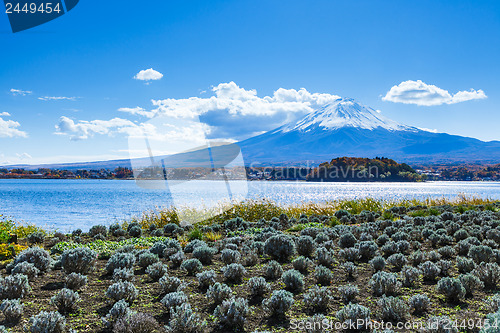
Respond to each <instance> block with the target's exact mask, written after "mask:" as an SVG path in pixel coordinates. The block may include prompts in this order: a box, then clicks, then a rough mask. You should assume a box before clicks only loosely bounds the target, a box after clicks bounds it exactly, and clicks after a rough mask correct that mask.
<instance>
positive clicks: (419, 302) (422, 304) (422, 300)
mask: <svg viewBox="0 0 500 333" xmlns="http://www.w3.org/2000/svg"><path fill="white" fill-rule="evenodd" d="M408 304H409V305H410V309H411V310H412V312H414V313H415V314H422V313H424V312H427V310H429V308H430V305H431V300H430V299H429V297H427V295H423V294H417V295H413V296H412V297H410V299H409V300H408Z"/></svg>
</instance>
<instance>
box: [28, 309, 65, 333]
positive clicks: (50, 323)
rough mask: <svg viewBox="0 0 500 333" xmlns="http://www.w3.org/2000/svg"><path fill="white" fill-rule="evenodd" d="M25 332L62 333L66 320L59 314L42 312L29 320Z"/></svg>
mask: <svg viewBox="0 0 500 333" xmlns="http://www.w3.org/2000/svg"><path fill="white" fill-rule="evenodd" d="M27 330H28V331H29V332H30V333H64V332H66V319H65V318H64V317H63V316H62V315H61V314H60V313H59V312H46V311H42V312H40V313H39V314H37V315H36V316H32V317H31V318H30V319H29V322H28V326H27Z"/></svg>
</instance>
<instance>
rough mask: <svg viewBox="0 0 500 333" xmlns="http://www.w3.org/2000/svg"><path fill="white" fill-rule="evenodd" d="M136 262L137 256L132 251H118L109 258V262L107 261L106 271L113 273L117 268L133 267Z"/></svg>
mask: <svg viewBox="0 0 500 333" xmlns="http://www.w3.org/2000/svg"><path fill="white" fill-rule="evenodd" d="M134 264H135V256H134V255H133V254H132V253H120V252H117V253H115V254H113V255H112V256H111V257H110V258H109V259H108V262H107V263H106V271H107V272H108V274H112V273H113V272H114V270H115V269H117V268H130V269H132V268H133V267H134Z"/></svg>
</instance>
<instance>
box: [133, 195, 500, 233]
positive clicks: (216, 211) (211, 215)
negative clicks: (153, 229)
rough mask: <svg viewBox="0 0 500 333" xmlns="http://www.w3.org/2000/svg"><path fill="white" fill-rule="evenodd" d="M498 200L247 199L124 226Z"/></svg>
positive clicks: (154, 214)
mask: <svg viewBox="0 0 500 333" xmlns="http://www.w3.org/2000/svg"><path fill="white" fill-rule="evenodd" d="M495 203H498V200H493V199H482V198H479V197H471V196H466V195H458V196H457V197H456V198H454V199H451V200H450V199H447V198H427V199H402V200H382V199H380V200H379V199H373V198H364V199H341V200H332V201H328V202H324V203H302V204H295V205H280V204H277V203H275V202H272V201H270V200H265V199H263V200H247V201H243V202H240V203H235V204H233V203H230V202H221V203H220V204H219V205H217V206H216V207H213V208H198V209H194V208H180V209H163V210H156V211H149V212H146V213H144V214H143V215H142V216H141V217H137V218H134V219H132V220H131V221H128V222H125V223H124V226H125V227H126V226H127V225H128V224H129V223H131V222H138V223H139V224H140V225H141V227H142V228H143V229H147V228H149V226H150V225H152V224H154V225H156V226H157V227H163V226H165V225H166V224H168V223H176V224H179V216H181V217H182V219H183V220H187V221H195V222H198V221H203V222H201V223H199V224H201V225H211V224H216V223H223V222H224V221H226V220H230V219H232V218H235V217H240V218H242V219H244V220H246V221H258V220H260V219H265V220H270V219H271V218H273V217H276V216H280V215H281V214H286V215H287V216H288V217H290V218H291V217H294V218H297V219H298V218H300V216H301V215H302V214H305V215H307V216H311V215H328V216H333V215H334V214H335V212H336V211H338V210H340V209H344V210H346V211H348V212H349V213H351V214H359V213H361V212H362V211H371V212H380V213H381V214H387V218H392V216H390V215H389V213H388V212H386V210H387V209H389V208H391V207H401V206H402V207H415V206H421V207H426V208H422V209H420V210H416V211H414V212H412V214H413V216H428V215H436V214H439V211H438V210H437V209H435V208H432V207H434V206H443V205H451V206H457V207H460V210H463V211H466V210H469V209H473V208H472V207H473V206H477V205H482V206H484V209H487V210H493V211H498V209H499V208H498V206H495ZM202 236H203V235H202V234H196V235H192V236H190V238H191V237H195V238H199V239H201V238H202Z"/></svg>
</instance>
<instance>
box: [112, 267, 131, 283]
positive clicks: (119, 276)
mask: <svg viewBox="0 0 500 333" xmlns="http://www.w3.org/2000/svg"><path fill="white" fill-rule="evenodd" d="M133 280H134V271H133V270H132V268H117V269H115V270H114V271H113V281H115V282H119V281H129V282H132V281H133Z"/></svg>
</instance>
